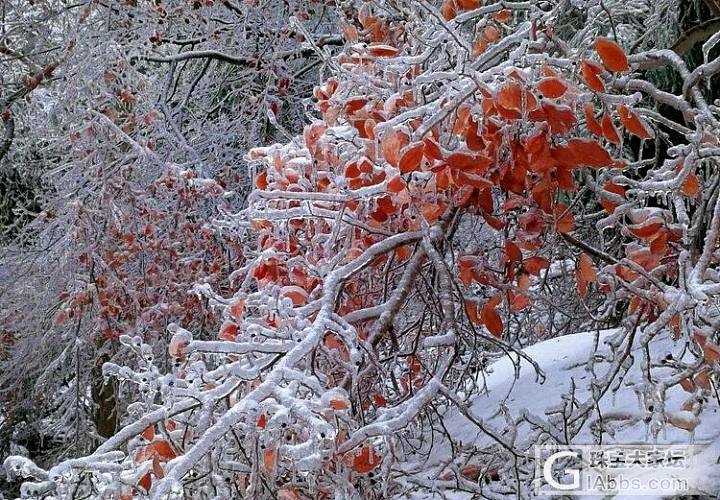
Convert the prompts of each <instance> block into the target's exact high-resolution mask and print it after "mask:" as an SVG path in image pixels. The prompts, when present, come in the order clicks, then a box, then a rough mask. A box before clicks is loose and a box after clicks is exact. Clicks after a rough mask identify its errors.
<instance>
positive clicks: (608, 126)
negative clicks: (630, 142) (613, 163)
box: [602, 113, 620, 144]
mask: <svg viewBox="0 0 720 500" xmlns="http://www.w3.org/2000/svg"><path fill="white" fill-rule="evenodd" d="M602 131H603V135H604V136H605V139H607V140H608V141H610V142H612V143H613V144H620V135H619V134H618V131H617V129H616V128H615V124H614V123H613V121H612V118H610V115H608V114H607V113H605V114H604V115H603V118H602Z"/></svg>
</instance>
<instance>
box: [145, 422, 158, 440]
mask: <svg viewBox="0 0 720 500" xmlns="http://www.w3.org/2000/svg"><path fill="white" fill-rule="evenodd" d="M142 437H143V438H145V439H146V440H147V441H152V440H153V438H155V426H154V425H149V426H147V427H146V428H145V430H144V431H143V433H142Z"/></svg>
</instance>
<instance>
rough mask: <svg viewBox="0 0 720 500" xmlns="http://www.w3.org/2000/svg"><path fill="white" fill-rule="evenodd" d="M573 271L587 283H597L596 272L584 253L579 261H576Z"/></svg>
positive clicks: (590, 260)
mask: <svg viewBox="0 0 720 500" xmlns="http://www.w3.org/2000/svg"><path fill="white" fill-rule="evenodd" d="M575 271H576V273H577V276H578V277H581V278H582V279H583V280H584V281H586V282H587V283H594V282H596V281H597V271H596V270H595V266H594V265H593V262H592V259H591V258H590V257H589V256H588V254H586V253H584V252H583V253H582V254H581V255H580V260H579V261H578V264H577V268H576V269H575Z"/></svg>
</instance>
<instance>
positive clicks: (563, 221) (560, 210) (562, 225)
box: [555, 203, 575, 233]
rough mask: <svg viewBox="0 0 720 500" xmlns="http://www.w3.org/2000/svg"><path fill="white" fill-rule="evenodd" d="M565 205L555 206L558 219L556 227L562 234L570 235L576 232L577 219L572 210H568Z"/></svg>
mask: <svg viewBox="0 0 720 500" xmlns="http://www.w3.org/2000/svg"><path fill="white" fill-rule="evenodd" d="M567 208H568V207H567V205H565V204H564V203H558V204H557V205H556V206H555V217H556V218H557V221H556V226H557V230H558V232H560V233H569V232H571V231H574V230H575V218H574V217H573V213H572V210H568V209H567Z"/></svg>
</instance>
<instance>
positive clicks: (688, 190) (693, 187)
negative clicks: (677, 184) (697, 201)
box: [680, 173, 700, 198]
mask: <svg viewBox="0 0 720 500" xmlns="http://www.w3.org/2000/svg"><path fill="white" fill-rule="evenodd" d="M680 191H682V193H683V194H684V195H686V196H689V197H690V198H695V197H696V196H697V195H698V193H699V192H700V181H699V180H698V178H697V175H695V174H692V173H691V174H690V175H688V176H687V177H686V178H685V182H683V184H682V187H681V188H680Z"/></svg>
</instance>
